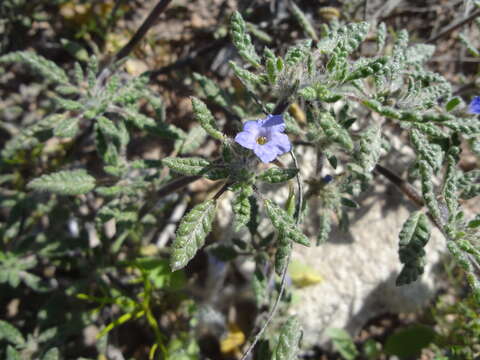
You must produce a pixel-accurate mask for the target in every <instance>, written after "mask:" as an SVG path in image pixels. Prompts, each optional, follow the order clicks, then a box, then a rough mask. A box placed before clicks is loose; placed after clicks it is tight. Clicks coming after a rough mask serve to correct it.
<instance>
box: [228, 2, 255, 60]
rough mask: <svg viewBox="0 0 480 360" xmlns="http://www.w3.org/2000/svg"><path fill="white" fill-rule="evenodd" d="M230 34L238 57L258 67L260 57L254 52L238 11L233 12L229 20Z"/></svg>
mask: <svg viewBox="0 0 480 360" xmlns="http://www.w3.org/2000/svg"><path fill="white" fill-rule="evenodd" d="M230 32H231V36H232V42H233V44H234V45H235V47H236V48H237V50H238V53H239V54H240V56H241V57H242V58H243V59H244V60H245V61H247V62H249V63H250V64H252V65H253V66H254V67H260V57H259V56H258V54H257V53H256V51H255V47H254V46H253V44H252V40H251V38H250V35H248V33H247V28H246V24H245V21H244V20H243V18H242V16H241V15H240V13H239V12H238V11H235V12H234V13H233V14H232V17H231V19H230Z"/></svg>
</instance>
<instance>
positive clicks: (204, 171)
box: [162, 157, 228, 180]
mask: <svg viewBox="0 0 480 360" xmlns="http://www.w3.org/2000/svg"><path fill="white" fill-rule="evenodd" d="M162 163H163V164H164V165H166V166H168V167H169V168H170V169H172V170H173V171H175V172H177V173H179V174H183V175H188V176H195V175H201V176H205V177H206V178H208V179H211V180H218V179H222V178H225V177H227V176H228V171H227V169H224V168H216V167H212V164H211V163H210V162H209V161H207V160H205V159H202V158H197V157H189V158H175V157H167V158H164V159H162Z"/></svg>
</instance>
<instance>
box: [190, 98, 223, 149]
mask: <svg viewBox="0 0 480 360" xmlns="http://www.w3.org/2000/svg"><path fill="white" fill-rule="evenodd" d="M192 106H193V112H194V114H195V119H196V120H197V121H198V122H199V123H200V125H202V127H203V128H204V129H205V131H206V132H207V133H208V134H210V136H212V137H213V138H215V139H218V140H221V141H223V140H225V135H223V134H222V132H221V131H220V130H218V128H217V124H216V123H215V118H214V117H213V115H212V113H211V112H210V110H208V108H207V106H206V105H205V103H203V101H201V100H199V99H197V98H194V97H192Z"/></svg>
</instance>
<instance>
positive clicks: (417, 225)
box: [396, 211, 430, 286]
mask: <svg viewBox="0 0 480 360" xmlns="http://www.w3.org/2000/svg"><path fill="white" fill-rule="evenodd" d="M399 237H400V241H399V250H398V255H399V257H400V261H401V262H402V264H404V265H403V269H402V271H401V272H400V274H399V275H398V277H397V281H396V284H397V286H400V285H405V284H410V283H411V282H413V281H415V280H417V279H418V277H419V276H420V275H421V274H423V270H424V269H423V267H424V265H425V264H424V260H423V258H424V256H425V250H424V249H423V248H424V247H425V245H427V243H428V240H429V239H430V224H429V222H428V219H427V217H426V215H425V214H424V213H422V212H421V211H416V212H414V213H412V214H411V215H410V217H409V218H408V219H407V221H405V223H404V224H403V228H402V230H401V231H400V235H399Z"/></svg>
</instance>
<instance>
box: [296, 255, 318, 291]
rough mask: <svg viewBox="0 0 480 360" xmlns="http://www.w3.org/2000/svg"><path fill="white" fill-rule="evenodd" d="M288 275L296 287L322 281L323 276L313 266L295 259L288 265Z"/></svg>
mask: <svg viewBox="0 0 480 360" xmlns="http://www.w3.org/2000/svg"><path fill="white" fill-rule="evenodd" d="M288 275H290V278H291V279H292V282H293V284H294V285H295V286H296V287H300V288H301V287H307V286H311V285H315V284H318V283H321V282H322V281H323V277H322V276H321V275H320V274H319V273H318V272H317V271H316V270H315V269H314V268H312V267H310V266H308V265H305V264H303V263H301V262H300V261H297V260H293V261H292V262H291V263H290V266H289V267H288Z"/></svg>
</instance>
